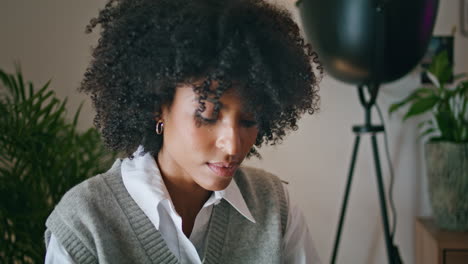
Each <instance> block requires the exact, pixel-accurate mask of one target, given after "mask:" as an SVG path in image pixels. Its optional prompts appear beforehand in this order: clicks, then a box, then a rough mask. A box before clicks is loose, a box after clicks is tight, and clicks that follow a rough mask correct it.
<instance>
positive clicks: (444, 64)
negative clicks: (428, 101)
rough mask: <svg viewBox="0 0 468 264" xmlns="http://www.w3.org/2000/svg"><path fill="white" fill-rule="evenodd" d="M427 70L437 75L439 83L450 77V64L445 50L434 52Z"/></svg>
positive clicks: (445, 81) (446, 80)
mask: <svg viewBox="0 0 468 264" xmlns="http://www.w3.org/2000/svg"><path fill="white" fill-rule="evenodd" d="M429 72H431V73H432V74H434V75H435V76H436V77H437V79H438V80H439V82H440V84H441V85H443V84H444V83H447V82H448V81H449V80H450V78H452V65H450V62H449V59H448V54H447V51H446V50H444V51H442V52H440V53H438V54H436V56H435V57H434V59H433V61H432V63H431V65H430V66H429Z"/></svg>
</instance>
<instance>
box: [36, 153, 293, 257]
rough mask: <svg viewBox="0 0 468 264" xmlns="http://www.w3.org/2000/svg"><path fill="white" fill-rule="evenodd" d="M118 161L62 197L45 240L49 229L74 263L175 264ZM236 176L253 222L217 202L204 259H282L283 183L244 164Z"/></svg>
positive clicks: (53, 214) (285, 211)
mask: <svg viewBox="0 0 468 264" xmlns="http://www.w3.org/2000/svg"><path fill="white" fill-rule="evenodd" d="M120 165H121V160H117V161H116V162H115V163H114V165H113V166H112V168H111V169H110V170H109V171H107V172H106V173H103V174H100V175H97V176H95V177H92V178H90V179H88V180H86V181H84V182H83V183H81V184H79V185H77V186H75V187H74V188H72V189H71V190H70V191H68V192H67V193H66V194H65V195H64V197H63V198H62V200H61V201H60V203H59V204H58V205H57V206H56V207H55V209H54V211H53V212H52V213H51V215H50V216H49V218H48V219H47V222H46V226H47V230H46V232H45V240H46V244H48V241H49V240H50V236H51V234H52V233H53V234H54V236H55V237H56V238H57V239H58V241H59V242H60V243H61V245H62V246H63V247H64V248H65V249H66V250H67V252H68V253H69V254H70V256H71V257H72V259H73V260H74V261H75V262H76V263H112V264H114V263H178V259H177V258H176V257H175V256H174V255H173V254H172V252H171V251H170V250H169V248H168V247H167V245H166V243H165V241H164V239H163V238H162V236H161V234H160V233H159V231H158V230H157V229H156V228H155V227H154V225H153V224H152V223H151V221H150V220H149V218H148V217H147V216H146V215H145V214H144V212H143V211H142V210H141V209H140V208H139V207H138V205H137V204H136V203H135V201H134V200H133V199H132V198H131V196H130V195H129V193H128V192H127V190H126V189H125V186H124V184H123V181H122V176H121V173H120ZM234 179H235V181H236V183H237V184H238V186H239V189H240V190H241V193H242V195H243V197H244V199H245V201H246V203H247V206H248V208H249V210H250V212H251V213H252V216H253V217H254V219H255V221H256V223H252V222H250V221H249V220H247V219H246V218H245V217H244V216H242V215H241V214H240V213H239V212H238V211H237V210H235V209H234V208H233V207H232V206H231V205H230V204H229V203H228V202H226V200H222V201H221V202H220V203H219V204H217V205H215V206H214V208H213V214H212V216H211V219H210V223H209V227H208V230H207V232H208V233H207V240H206V242H205V247H206V248H205V251H204V252H205V256H203V263H223V264H225V263H226V264H227V263H255V264H257V263H268V264H272V263H281V258H282V247H281V245H282V239H283V235H284V231H285V227H286V221H287V214H288V209H287V204H286V199H285V195H284V191H283V186H282V184H281V181H280V180H279V179H278V178H277V177H276V176H274V175H272V174H269V173H267V172H265V171H263V170H259V169H253V168H245V167H243V168H241V169H239V170H238V171H237V173H236V175H235V176H234Z"/></svg>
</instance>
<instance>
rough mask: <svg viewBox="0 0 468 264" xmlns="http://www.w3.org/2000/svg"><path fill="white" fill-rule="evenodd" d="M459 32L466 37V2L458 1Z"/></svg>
mask: <svg viewBox="0 0 468 264" xmlns="http://www.w3.org/2000/svg"><path fill="white" fill-rule="evenodd" d="M460 31H461V33H462V34H463V35H464V36H465V37H468V0H460Z"/></svg>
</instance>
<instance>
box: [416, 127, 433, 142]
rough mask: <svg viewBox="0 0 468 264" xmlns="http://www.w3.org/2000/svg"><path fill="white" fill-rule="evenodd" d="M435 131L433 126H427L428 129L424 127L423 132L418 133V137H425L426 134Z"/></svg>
mask: <svg viewBox="0 0 468 264" xmlns="http://www.w3.org/2000/svg"><path fill="white" fill-rule="evenodd" d="M436 131H437V130H436V129H435V128H433V127H431V128H428V129H426V130H425V131H424V132H422V133H421V134H420V135H419V137H418V138H419V139H421V138H423V137H425V136H427V135H429V134H432V133H434V132H436Z"/></svg>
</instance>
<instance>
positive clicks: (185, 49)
mask: <svg viewBox="0 0 468 264" xmlns="http://www.w3.org/2000/svg"><path fill="white" fill-rule="evenodd" d="M98 24H99V25H100V26H101V37H100V39H99V42H98V45H97V47H96V48H95V49H94V51H93V60H92V62H91V64H90V66H89V67H88V69H87V70H86V73H85V77H84V80H83V81H82V83H81V87H80V91H84V92H86V93H89V94H91V98H92V101H93V105H94V107H95V109H96V111H97V114H96V117H95V119H94V123H95V125H96V127H97V128H98V129H100V130H101V133H102V136H103V138H104V142H105V143H106V145H107V146H108V147H109V148H111V149H112V150H116V151H123V152H125V153H127V155H129V156H130V155H131V153H133V152H134V151H135V150H136V148H137V147H138V146H139V145H143V147H144V149H145V151H149V152H151V153H152V154H153V155H157V153H158V152H159V149H160V148H161V145H162V138H161V136H158V135H156V133H155V132H154V127H155V118H157V117H158V115H159V112H160V109H161V106H162V105H163V104H171V102H172V100H173V97H174V93H175V87H176V86H178V85H180V84H181V83H191V84H192V87H193V90H194V91H195V92H196V93H197V95H198V96H199V103H200V107H199V108H198V109H197V110H196V111H197V112H198V113H199V112H203V111H204V102H205V101H206V100H210V101H214V103H215V110H216V109H218V106H219V105H218V99H219V98H220V97H221V96H222V94H223V92H224V91H226V90H227V89H228V88H230V87H231V84H232V83H233V81H238V82H241V83H242V85H239V86H237V85H236V89H237V90H238V92H239V94H240V95H241V98H243V102H245V107H247V109H248V110H249V111H251V112H252V113H253V114H254V116H255V119H256V121H257V124H258V128H259V133H258V136H257V139H256V142H255V146H256V147H260V146H261V145H262V144H271V145H274V144H276V143H279V142H281V141H282V139H283V137H284V136H285V135H286V132H287V131H289V130H291V129H292V130H296V129H297V128H298V126H297V120H298V119H299V118H300V116H301V115H302V114H304V113H306V112H308V113H309V114H313V113H314V112H315V111H317V110H318V104H319V96H318V85H317V83H318V82H319V79H320V78H321V76H322V74H323V72H322V67H321V64H320V62H319V61H318V58H317V54H316V53H315V52H313V51H312V50H311V48H310V46H309V44H305V43H304V39H303V38H302V37H301V35H300V31H299V27H298V26H297V25H296V23H295V22H294V21H293V20H292V19H291V15H290V14H289V13H288V12H287V11H286V10H283V9H281V8H279V7H276V6H273V5H271V4H268V3H265V2H264V1H261V0H223V1H220V0H110V1H109V2H108V3H107V4H106V6H105V8H104V9H103V10H101V11H100V12H99V15H98V17H97V18H93V19H92V20H91V22H90V24H89V25H88V26H87V32H88V33H89V32H91V31H92V30H93V28H95V27H96V26H97V25H98ZM195 79H197V80H200V79H201V80H202V82H201V83H199V84H198V85H196V84H195V82H193V81H194V80H195ZM214 82H216V83H217V84H218V85H217V88H216V89H215V90H213V89H212V88H210V87H211V86H212V84H213V83H214ZM252 154H254V155H256V156H259V155H258V152H257V151H256V149H255V147H253V148H252V150H251V151H250V153H249V155H248V156H251V155H252Z"/></svg>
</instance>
